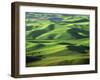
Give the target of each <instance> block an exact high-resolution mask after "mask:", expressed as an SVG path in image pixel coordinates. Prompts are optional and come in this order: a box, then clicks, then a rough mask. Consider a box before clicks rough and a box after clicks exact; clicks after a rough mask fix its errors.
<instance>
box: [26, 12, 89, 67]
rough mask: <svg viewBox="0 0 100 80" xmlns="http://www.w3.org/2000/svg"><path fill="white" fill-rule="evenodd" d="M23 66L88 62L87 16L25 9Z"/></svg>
mask: <svg viewBox="0 0 100 80" xmlns="http://www.w3.org/2000/svg"><path fill="white" fill-rule="evenodd" d="M25 20H26V21H25V23H26V66H27V67H35V66H58V65H82V64H89V16H88V15H78V14H77V15H75V14H59V13H37V12H26V19H25Z"/></svg>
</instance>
